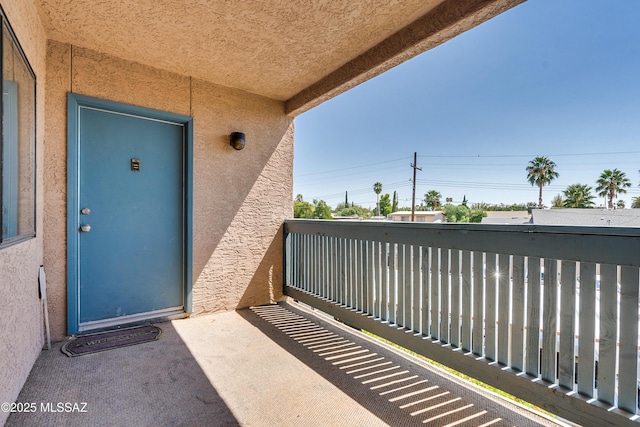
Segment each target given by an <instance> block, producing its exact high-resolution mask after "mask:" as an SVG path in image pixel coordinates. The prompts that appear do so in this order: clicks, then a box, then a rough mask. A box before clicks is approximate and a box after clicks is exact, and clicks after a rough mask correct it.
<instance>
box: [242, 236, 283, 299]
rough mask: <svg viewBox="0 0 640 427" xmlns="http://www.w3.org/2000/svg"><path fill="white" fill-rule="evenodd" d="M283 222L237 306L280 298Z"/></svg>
mask: <svg viewBox="0 0 640 427" xmlns="http://www.w3.org/2000/svg"><path fill="white" fill-rule="evenodd" d="M283 233H284V224H282V225H281V226H280V228H279V229H278V232H277V234H276V236H275V237H274V239H273V241H272V242H271V245H270V246H269V248H268V249H267V251H266V252H265V254H264V257H263V258H262V261H261V262H260V265H258V268H257V269H256V272H255V274H254V275H253V277H252V278H251V281H250V282H249V286H247V288H246V289H245V291H244V294H243V295H242V297H241V298H240V301H239V302H238V306H237V308H244V307H251V306H254V305H261V304H265V301H266V302H274V301H279V300H280V299H282V283H283V277H282V274H283V272H282V247H283V242H282V239H283Z"/></svg>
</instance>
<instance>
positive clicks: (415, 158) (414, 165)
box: [411, 152, 422, 222]
mask: <svg viewBox="0 0 640 427" xmlns="http://www.w3.org/2000/svg"><path fill="white" fill-rule="evenodd" d="M417 165H418V153H415V152H414V153H413V163H411V167H412V168H413V197H412V198H411V222H414V221H415V220H416V170H419V171H421V170H422V168H419V167H418V166H417Z"/></svg>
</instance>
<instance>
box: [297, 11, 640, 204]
mask: <svg viewBox="0 0 640 427" xmlns="http://www.w3.org/2000/svg"><path fill="white" fill-rule="evenodd" d="M639 20H640V1H636V0H606V1H605V0H597V1H596V0H529V1H528V2H526V3H524V4H522V5H520V6H517V7H515V8H514V9H511V10H509V11H507V12H505V13H503V14H502V15H499V16H498V17H496V18H494V19H492V20H490V21H489V22H486V23H484V24H482V25H480V26H479V27H476V28H474V29H472V30H470V31H468V32H466V33H464V34H462V35H460V36H458V37H456V38H455V39H453V40H451V41H449V42H447V43H445V44H443V45H441V46H439V47H437V48H435V49H433V50H430V51H428V52H425V53H423V54H422V55H419V56H417V57H415V58H413V59H411V60H409V61H407V62H405V63H404V64H401V65H400V66H398V67H396V68H394V69H392V70H389V71H387V72H386V73H384V74H382V75H380V76H378V77H376V78H374V79H372V80H369V81H368V82H365V83H363V84H361V85H359V86H357V87H355V88H353V89H351V90H350V91H348V92H346V93H344V94H342V95H340V96H338V97H336V98H334V99H332V100H330V101H327V102H325V103H324V104H322V105H320V106H318V107H316V108H314V109H312V110H310V111H308V112H306V113H304V114H302V115H300V116H298V117H297V118H296V120H295V157H294V159H295V160H294V195H296V194H302V195H303V196H304V198H305V200H309V201H311V200H312V199H323V200H325V201H326V202H327V203H328V204H329V205H330V206H331V207H335V206H336V204H338V203H339V202H341V201H343V200H344V194H345V191H348V192H349V201H353V202H355V203H357V204H360V205H362V206H364V207H375V203H376V196H375V193H374V192H373V189H372V187H373V183H374V182H376V181H379V182H381V183H382V184H383V190H382V193H383V194H384V193H389V194H393V191H394V190H395V191H397V192H398V197H399V200H400V206H410V205H411V186H412V183H411V181H410V179H411V177H412V169H411V167H410V163H411V162H412V161H413V153H414V152H417V153H418V166H419V167H422V171H419V172H418V176H417V179H416V184H417V190H416V199H417V200H419V199H420V198H423V197H424V194H425V193H426V192H427V191H429V190H437V191H439V192H440V193H441V194H442V197H443V200H444V198H446V197H451V198H453V200H454V202H457V203H459V202H461V201H462V198H463V196H466V198H467V199H468V200H469V201H470V202H471V203H473V202H486V203H524V202H529V201H531V202H536V201H537V198H538V192H537V188H535V187H532V186H531V185H530V184H529V183H527V181H526V170H525V168H526V166H527V163H528V162H529V160H531V159H533V158H534V157H535V156H549V157H550V158H551V159H552V160H553V161H555V162H556V164H557V165H558V167H557V171H558V172H559V174H560V177H559V178H558V179H557V180H556V181H554V182H553V183H552V184H551V185H550V186H547V187H545V188H544V190H543V198H544V202H545V204H547V205H548V204H550V201H551V199H552V198H553V197H554V196H555V195H556V194H558V193H561V192H562V190H564V189H566V188H567V186H569V185H571V184H576V183H580V184H587V185H590V186H592V187H594V188H595V185H596V184H595V181H596V180H597V179H598V177H599V175H600V174H601V173H602V171H603V170H604V169H612V168H618V169H620V170H622V171H623V172H625V173H626V174H627V177H628V178H629V179H630V180H631V182H632V187H631V188H629V190H628V193H627V194H623V195H621V196H620V199H622V200H625V202H626V203H627V207H629V206H630V201H631V198H632V197H635V196H639V195H640V187H639V186H638V184H639V183H640V174H639V172H638V170H639V169H640V25H639V24H638V22H639ZM594 194H595V192H594ZM595 201H596V203H597V204H598V205H599V204H602V203H603V199H602V198H600V197H596V199H595Z"/></svg>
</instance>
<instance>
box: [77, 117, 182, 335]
mask: <svg viewBox="0 0 640 427" xmlns="http://www.w3.org/2000/svg"><path fill="white" fill-rule="evenodd" d="M70 114H71V112H70ZM77 144H78V150H77V153H78V159H77V162H78V175H77V177H78V178H77V180H78V182H77V184H78V187H77V190H78V193H77V204H75V203H73V204H71V205H72V206H75V207H76V208H77V209H78V212H77V216H76V213H72V214H71V215H70V217H75V218H77V219H78V223H77V224H76V226H75V227H70V229H74V228H75V232H76V233H77V240H76V243H77V259H78V265H77V282H78V288H77V294H78V295H77V298H78V304H77V305H78V307H77V309H78V313H77V315H78V323H79V327H80V330H82V329H83V325H92V326H94V327H100V326H108V325H109V324H118V323H119V322H120V323H126V320H136V319H138V318H144V317H145V315H147V316H148V317H153V316H154V315H156V314H158V313H170V312H172V311H183V310H184V305H185V302H184V285H185V283H184V281H185V272H184V268H185V259H184V258H185V247H184V245H185V185H184V180H185V171H184V167H185V166H184V165H185V160H184V158H185V126H184V124H180V123H174V122H169V121H163V120H158V119H154V118H150V117H145V116H143V115H136V114H124V113H122V112H121V111H114V110H109V109H102V108H87V107H83V106H79V107H78V109H77ZM70 237H71V236H70ZM73 267H74V266H70V268H73ZM70 329H71V330H73V327H71V328H70ZM84 329H92V327H85V328H84Z"/></svg>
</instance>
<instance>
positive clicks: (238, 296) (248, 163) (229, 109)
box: [44, 41, 293, 339]
mask: <svg viewBox="0 0 640 427" xmlns="http://www.w3.org/2000/svg"><path fill="white" fill-rule="evenodd" d="M47 59H48V62H47V85H48V86H47V88H48V90H47V99H46V110H47V123H46V135H47V141H46V152H47V158H48V159H50V161H48V162H47V164H46V165H45V182H46V186H45V198H46V203H47V209H46V212H45V227H46V230H47V233H46V237H45V245H44V246H45V255H44V257H45V263H46V264H47V266H48V277H47V278H48V282H49V288H50V297H49V298H50V300H51V304H50V312H51V317H52V333H53V336H54V338H55V339H62V338H63V337H64V336H65V335H66V144H67V142H66V137H67V133H66V119H67V113H66V94H67V92H69V91H71V92H74V93H78V94H82V95H87V96H93V97H98V98H102V99H107V100H110V101H116V102H123V103H128V104H134V105H139V106H143V107H149V108H154V109H159V110H164V111H169V112H173V113H177V114H183V115H190V116H193V117H194V172H193V180H194V201H193V211H194V218H193V235H194V242H193V259H194V261H193V276H194V278H193V280H194V284H193V308H194V310H193V311H194V313H195V314H199V313H204V312H210V311H215V310H228V309H235V308H238V307H245V306H248V305H251V304H260V303H268V302H270V301H273V300H275V299H277V298H279V297H280V296H281V290H280V284H281V283H282V271H281V269H282V267H281V262H282V235H281V225H282V222H283V220H284V218H286V217H289V216H291V200H292V185H293V184H292V168H293V121H292V119H291V118H289V117H287V116H286V115H285V114H284V107H283V103H282V102H279V101H274V100H270V99H267V98H263V97H260V96H256V95H252V94H249V93H246V92H243V91H240V90H233V89H229V88H225V87H222V86H218V85H215V84H212V83H208V82H204V81H201V80H197V79H192V78H190V77H188V76H181V75H177V74H173V73H169V72H165V71H162V70H158V69H155V68H152V67H148V66H145V65H140V64H137V63H134V62H130V61H126V60H123V59H119V58H115V57H113V56H108V55H105V54H101V53H98V52H94V51H91V50H88V49H83V48H78V47H75V46H71V45H68V44H63V43H59V42H55V41H49V43H48V46H47ZM233 131H241V132H245V133H246V135H247V147H246V148H245V149H244V150H242V151H235V150H234V149H233V148H231V147H230V146H229V134H230V133H231V132H233Z"/></svg>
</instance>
